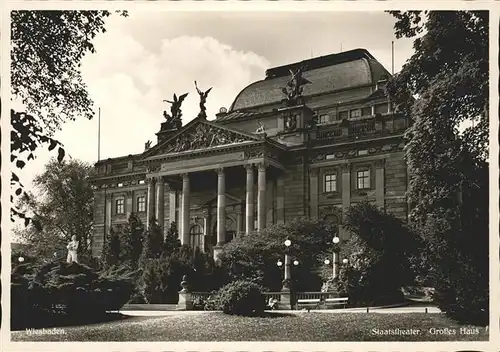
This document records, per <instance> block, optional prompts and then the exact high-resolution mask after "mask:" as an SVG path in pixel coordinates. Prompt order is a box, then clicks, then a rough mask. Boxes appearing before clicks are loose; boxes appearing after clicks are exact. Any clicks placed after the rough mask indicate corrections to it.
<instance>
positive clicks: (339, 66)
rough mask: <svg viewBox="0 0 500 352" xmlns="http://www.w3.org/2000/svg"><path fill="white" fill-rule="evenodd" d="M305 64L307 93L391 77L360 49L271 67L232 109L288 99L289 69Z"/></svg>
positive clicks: (328, 90)
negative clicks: (286, 91)
mask: <svg viewBox="0 0 500 352" xmlns="http://www.w3.org/2000/svg"><path fill="white" fill-rule="evenodd" d="M301 66H304V67H305V71H304V73H303V76H304V78H306V79H308V80H309V81H310V82H311V83H309V84H306V85H304V86H303V88H304V91H303V94H304V96H306V97H307V96H311V95H316V94H321V93H327V92H332V91H337V90H343V89H349V88H355V87H358V86H365V85H370V84H375V83H376V82H377V81H378V80H380V79H382V78H384V77H385V78H387V77H388V76H390V74H389V72H388V71H387V70H386V69H385V68H384V67H383V66H382V65H381V64H380V63H379V62H378V61H377V60H376V59H375V58H374V57H373V56H372V55H371V54H370V53H369V52H368V51H366V50H364V49H356V50H351V51H347V52H343V53H340V54H333V55H327V56H322V57H317V58H313V59H310V60H304V61H302V62H297V63H294V64H290V65H285V66H280V67H275V68H272V69H269V70H267V72H266V76H267V77H266V78H265V79H263V80H261V81H257V82H254V83H252V84H250V85H249V86H247V87H246V88H244V89H243V90H242V91H241V92H240V93H239V94H238V96H237V97H236V99H235V100H234V102H233V104H232V105H231V109H230V111H236V110H244V109H249V108H252V107H256V106H261V105H267V104H272V103H278V102H280V101H281V99H283V98H284V96H283V92H282V88H283V87H285V85H286V83H287V82H288V80H289V79H290V75H289V70H290V69H292V70H295V69H297V68H298V67H301Z"/></svg>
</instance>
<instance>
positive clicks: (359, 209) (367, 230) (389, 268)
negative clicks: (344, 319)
mask: <svg viewBox="0 0 500 352" xmlns="http://www.w3.org/2000/svg"><path fill="white" fill-rule="evenodd" d="M345 226H346V228H347V229H349V230H350V232H351V233H352V236H351V238H350V239H349V241H348V243H346V244H344V245H343V246H342V253H343V256H347V258H348V260H349V262H348V264H347V265H344V266H342V267H341V270H340V272H339V277H338V279H337V280H335V281H334V282H332V285H333V288H334V290H335V291H337V292H338V293H339V294H340V295H347V296H348V297H349V303H350V304H354V305H364V304H388V303H396V302H401V300H402V299H403V296H402V293H401V291H400V289H401V287H403V286H405V285H410V284H412V283H413V282H414V272H413V270H412V262H411V259H410V258H412V257H413V256H414V254H415V252H416V251H417V250H418V248H419V246H420V243H419V242H418V241H417V239H416V238H415V236H414V235H413V234H412V233H411V232H410V231H409V230H408V229H407V228H406V227H405V226H404V225H403V224H402V223H401V221H400V220H398V219H397V218H395V217H394V216H393V215H390V214H385V213H383V212H382V211H380V210H379V209H378V208H376V207H375V206H374V205H371V204H370V203H368V202H363V203H360V204H357V205H355V206H352V207H350V208H349V210H348V212H347V214H346V224H345ZM344 253H345V254H344Z"/></svg>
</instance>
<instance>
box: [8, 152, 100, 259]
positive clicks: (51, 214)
mask: <svg viewBox="0 0 500 352" xmlns="http://www.w3.org/2000/svg"><path fill="white" fill-rule="evenodd" d="M92 174H93V168H92V166H91V165H89V164H87V163H84V162H81V161H79V160H76V159H71V160H66V161H61V162H59V161H57V160H55V159H51V160H50V161H49V162H48V163H47V164H46V165H45V169H44V171H43V172H42V173H41V174H39V175H37V176H35V178H34V179H33V184H34V187H35V191H36V194H35V193H31V194H30V196H29V197H25V198H24V199H23V200H22V201H21V202H20V205H19V208H21V209H24V210H25V211H26V212H29V213H33V214H34V218H35V219H36V220H37V221H36V222H35V223H34V224H36V223H39V224H40V226H35V225H34V224H33V225H32V226H28V227H25V228H23V229H19V230H18V231H16V234H17V235H18V236H19V237H20V238H21V239H22V241H23V242H24V243H25V244H26V246H27V251H28V252H29V253H30V255H32V256H34V257H36V258H40V259H44V258H45V259H47V258H49V259H52V258H53V255H54V253H59V255H56V256H59V257H61V256H62V255H63V254H65V253H66V244H67V243H68V242H69V241H70V240H71V237H72V236H77V239H78V241H79V242H80V244H79V246H78V254H79V257H80V258H81V260H84V259H88V258H90V256H91V239H92V234H93V207H94V195H93V191H92V188H91V185H90V182H89V179H90V177H91V176H92Z"/></svg>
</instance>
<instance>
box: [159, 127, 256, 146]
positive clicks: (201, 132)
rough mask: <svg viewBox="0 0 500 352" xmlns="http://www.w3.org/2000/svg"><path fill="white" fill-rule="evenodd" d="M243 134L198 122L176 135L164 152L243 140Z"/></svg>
mask: <svg viewBox="0 0 500 352" xmlns="http://www.w3.org/2000/svg"><path fill="white" fill-rule="evenodd" d="M247 140H248V139H246V138H245V137H244V136H241V135H238V134H236V133H233V132H231V131H226V130H223V129H220V128H216V127H213V126H209V125H205V124H199V125H197V126H195V127H194V128H193V129H192V130H188V131H186V132H185V133H183V134H181V135H180V136H178V137H177V138H176V139H175V140H174V141H172V143H171V144H170V145H169V146H167V147H166V148H165V149H164V151H163V152H164V153H177V152H183V151H187V150H197V149H204V148H210V147H216V146H220V145H227V144H232V143H241V142H245V141H247Z"/></svg>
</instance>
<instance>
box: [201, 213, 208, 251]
mask: <svg viewBox="0 0 500 352" xmlns="http://www.w3.org/2000/svg"><path fill="white" fill-rule="evenodd" d="M207 236H208V211H207V212H206V213H204V214H203V241H202V242H203V243H202V245H201V251H202V252H205V241H206V238H207Z"/></svg>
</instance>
